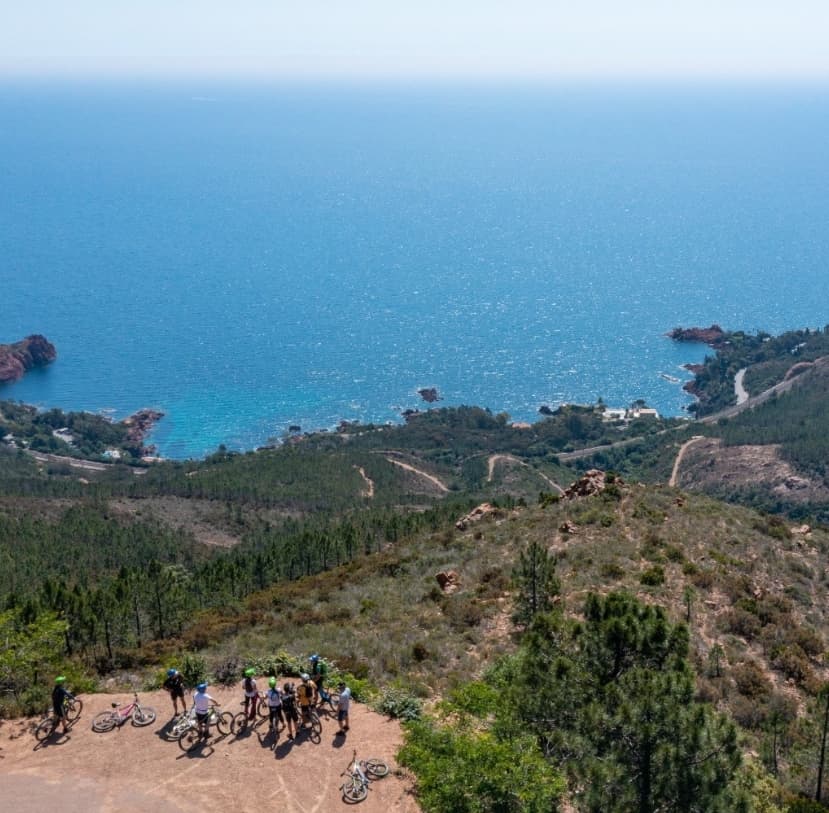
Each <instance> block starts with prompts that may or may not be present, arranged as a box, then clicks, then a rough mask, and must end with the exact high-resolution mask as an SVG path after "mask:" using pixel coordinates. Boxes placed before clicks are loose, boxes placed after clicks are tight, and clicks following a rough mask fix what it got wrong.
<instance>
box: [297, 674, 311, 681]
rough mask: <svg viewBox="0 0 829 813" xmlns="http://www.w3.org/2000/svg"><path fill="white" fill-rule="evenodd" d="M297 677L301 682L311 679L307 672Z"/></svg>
mask: <svg viewBox="0 0 829 813" xmlns="http://www.w3.org/2000/svg"><path fill="white" fill-rule="evenodd" d="M299 677H300V680H303V681H305V680H310V679H311V676H310V675H309V674H308V673H307V672H303V673H302V674H301V675H300V676H299Z"/></svg>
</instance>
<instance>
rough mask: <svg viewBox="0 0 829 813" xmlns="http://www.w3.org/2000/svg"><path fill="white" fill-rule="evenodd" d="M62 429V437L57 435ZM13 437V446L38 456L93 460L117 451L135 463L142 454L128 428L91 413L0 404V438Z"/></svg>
mask: <svg viewBox="0 0 829 813" xmlns="http://www.w3.org/2000/svg"><path fill="white" fill-rule="evenodd" d="M62 429H65V430H67V431H68V433H69V436H70V437H71V443H70V442H68V441H67V440H66V438H65V436H62V435H61V434H56V432H58V431H59V430H62ZM6 435H12V436H13V437H14V438H15V442H17V443H20V444H22V445H24V446H25V447H26V448H28V449H32V450H34V451H37V452H49V453H52V454H60V455H66V456H68V457H83V458H89V459H94V460H99V459H102V458H101V456H102V455H103V453H104V452H105V451H106V450H107V449H116V450H118V451H119V452H120V453H121V454H122V455H123V457H124V459H125V460H130V461H137V460H138V459H139V458H140V457H141V455H142V454H143V453H144V450H143V447H142V445H141V443H140V442H135V441H134V440H131V439H130V437H129V429H128V427H127V426H126V425H125V424H124V423H122V422H120V421H110V420H108V419H107V418H105V417H103V416H101V415H95V414H93V413H91V412H63V411H62V410H60V409H49V410H45V411H40V410H37V409H36V408H34V407H31V406H27V405H25V404H20V403H15V402H14V401H0V438H3V437H5V436H6Z"/></svg>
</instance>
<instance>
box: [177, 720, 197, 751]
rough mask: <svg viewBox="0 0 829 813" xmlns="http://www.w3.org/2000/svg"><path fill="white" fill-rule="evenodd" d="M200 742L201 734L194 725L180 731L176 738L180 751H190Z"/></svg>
mask: <svg viewBox="0 0 829 813" xmlns="http://www.w3.org/2000/svg"><path fill="white" fill-rule="evenodd" d="M200 742H201V736H200V735H199V730H198V728H197V727H196V726H191V727H190V728H188V729H187V730H185V731H182V732H181V734H180V735H179V738H178V747H179V748H181V750H182V751H184V752H188V751H192V750H193V749H194V748H196V747H197V746H198V744H199V743H200Z"/></svg>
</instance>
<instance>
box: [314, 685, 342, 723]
mask: <svg viewBox="0 0 829 813" xmlns="http://www.w3.org/2000/svg"><path fill="white" fill-rule="evenodd" d="M317 695H318V697H319V702H318V703H317V709H318V710H319V711H321V712H324V713H325V714H327V715H329V716H331V715H335V714H336V713H337V709H338V707H339V705H340V693H339V692H327V691H326V690H325V689H323V688H322V687H321V686H320V687H319V688H318V689H317Z"/></svg>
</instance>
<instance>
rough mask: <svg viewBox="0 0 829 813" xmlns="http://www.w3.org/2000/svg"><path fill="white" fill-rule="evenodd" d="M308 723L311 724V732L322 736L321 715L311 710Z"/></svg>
mask: <svg viewBox="0 0 829 813" xmlns="http://www.w3.org/2000/svg"><path fill="white" fill-rule="evenodd" d="M308 721H309V722H310V723H311V730H312V731H313V732H315V733H316V734H322V723H321V722H320V718H319V715H318V714H317V713H316V712H315V711H314V710H313V709H311V711H309V712H308Z"/></svg>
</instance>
